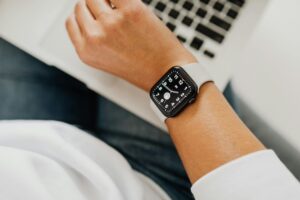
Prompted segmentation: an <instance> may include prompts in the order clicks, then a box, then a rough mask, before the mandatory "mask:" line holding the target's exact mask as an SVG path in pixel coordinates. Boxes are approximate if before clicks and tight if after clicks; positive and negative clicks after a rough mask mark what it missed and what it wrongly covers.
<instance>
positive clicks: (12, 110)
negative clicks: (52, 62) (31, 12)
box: [0, 39, 97, 128]
mask: <svg viewBox="0 0 300 200" xmlns="http://www.w3.org/2000/svg"><path fill="white" fill-rule="evenodd" d="M96 98H97V96H96V95H95V94H94V93H93V92H91V91H89V90H88V89H87V88H86V87H85V86H84V85H83V84H81V83H80V82H78V81H77V80H75V79H73V78H71V77H70V76H68V75H66V74H65V73H63V72H61V71H59V70H57V69H56V68H54V67H49V66H47V65H45V64H43V63H42V62H40V61H38V60H36V59H34V58H33V57H31V56H29V55H28V54H26V53H24V52H22V51H21V50H19V49H17V48H15V47H14V46H12V45H10V44H9V43H7V42H5V41H4V40H1V39H0V119H36V120H59V121H63V122H67V123H70V124H75V125H78V126H83V127H84V128H91V127H93V126H94V119H95V106H96Z"/></svg>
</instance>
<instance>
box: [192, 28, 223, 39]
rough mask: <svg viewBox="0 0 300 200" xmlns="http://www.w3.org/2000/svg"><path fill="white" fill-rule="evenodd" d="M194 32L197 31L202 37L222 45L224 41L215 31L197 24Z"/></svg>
mask: <svg viewBox="0 0 300 200" xmlns="http://www.w3.org/2000/svg"><path fill="white" fill-rule="evenodd" d="M196 31H198V32H199V33H202V34H203V35H205V36H207V37H209V38H210V39H212V40H214V41H216V42H218V43H222V42H223V40H224V36H223V35H221V34H220V33H217V32H216V31H214V30H212V29H210V28H208V27H206V26H204V25H202V24H198V26H197V27H196Z"/></svg>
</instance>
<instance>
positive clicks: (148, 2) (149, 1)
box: [143, 0, 152, 5]
mask: <svg viewBox="0 0 300 200" xmlns="http://www.w3.org/2000/svg"><path fill="white" fill-rule="evenodd" d="M143 2H144V3H145V4H148V5H149V4H150V3H151V2H152V0H143Z"/></svg>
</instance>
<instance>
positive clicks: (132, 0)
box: [110, 0, 141, 9]
mask: <svg viewBox="0 0 300 200" xmlns="http://www.w3.org/2000/svg"><path fill="white" fill-rule="evenodd" d="M140 1H141V0H110V2H111V4H112V5H114V6H115V7H116V8H117V9H118V8H122V7H125V6H129V5H132V4H136V3H141V2H140Z"/></svg>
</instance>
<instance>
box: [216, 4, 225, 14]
mask: <svg viewBox="0 0 300 200" xmlns="http://www.w3.org/2000/svg"><path fill="white" fill-rule="evenodd" d="M214 9H215V10H217V11H220V12H221V11H222V10H223V9H224V4H222V3H220V2H216V3H215V5H214Z"/></svg>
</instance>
